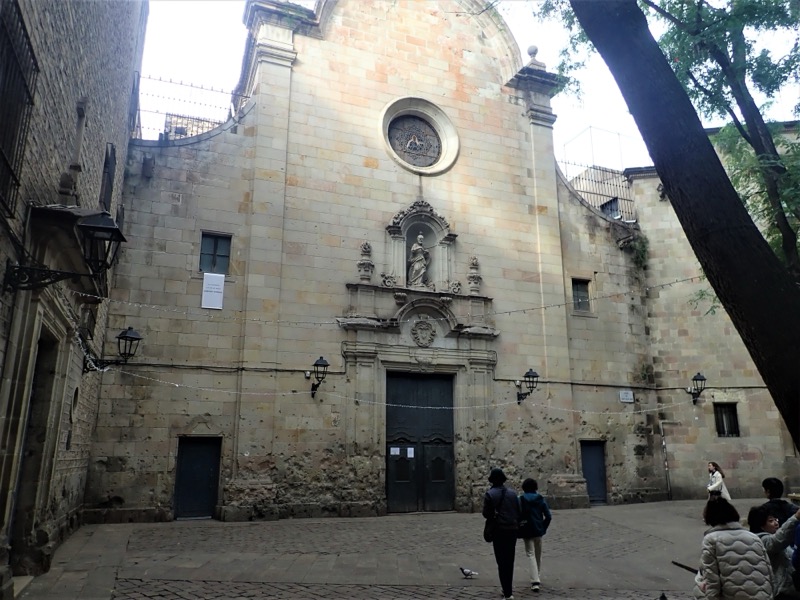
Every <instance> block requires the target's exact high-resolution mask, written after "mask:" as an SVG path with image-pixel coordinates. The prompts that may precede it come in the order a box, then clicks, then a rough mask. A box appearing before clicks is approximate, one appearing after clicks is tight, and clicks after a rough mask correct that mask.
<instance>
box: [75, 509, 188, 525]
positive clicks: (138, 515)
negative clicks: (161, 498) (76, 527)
mask: <svg viewBox="0 0 800 600" xmlns="http://www.w3.org/2000/svg"><path fill="white" fill-rule="evenodd" d="M174 519H175V517H174V515H173V513H172V511H171V510H169V509H166V508H85V509H84V510H83V522H84V523H86V524H90V525H101V524H105V523H163V522H165V521H173V520H174Z"/></svg>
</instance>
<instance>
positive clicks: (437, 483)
mask: <svg viewBox="0 0 800 600" xmlns="http://www.w3.org/2000/svg"><path fill="white" fill-rule="evenodd" d="M386 403H387V407H386V443H387V447H386V498H387V510H388V511H389V512H391V513H405V512H417V511H443V510H453V508H454V501H455V467H454V453H453V377H452V376H451V375H416V374H408V373H390V374H388V375H387V379H386Z"/></svg>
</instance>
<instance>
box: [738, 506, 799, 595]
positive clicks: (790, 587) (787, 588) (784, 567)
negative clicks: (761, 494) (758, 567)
mask: <svg viewBox="0 0 800 600" xmlns="http://www.w3.org/2000/svg"><path fill="white" fill-rule="evenodd" d="M798 519H800V509H798V510H797V511H796V512H795V513H794V514H792V516H790V517H789V518H788V519H786V522H785V523H784V524H783V525H781V524H780V523H779V520H778V517H776V516H775V514H774V513H772V512H770V510H769V509H768V508H767V507H765V506H754V507H753V508H751V509H750V512H749V513H747V525H748V526H749V527H750V531H752V532H753V533H755V534H756V535H757V536H758V537H759V539H760V540H761V543H762V544H764V548H766V549H767V555H768V556H769V561H770V565H771V566H772V585H773V586H774V588H775V598H776V600H784V599H788V598H800V595H798V594H797V592H796V591H795V588H794V580H793V579H794V578H793V575H794V567H793V566H792V558H791V554H789V553H787V549H788V550H789V552H791V549H790V547H791V546H792V544H794V537H795V530H796V529H797V523H798Z"/></svg>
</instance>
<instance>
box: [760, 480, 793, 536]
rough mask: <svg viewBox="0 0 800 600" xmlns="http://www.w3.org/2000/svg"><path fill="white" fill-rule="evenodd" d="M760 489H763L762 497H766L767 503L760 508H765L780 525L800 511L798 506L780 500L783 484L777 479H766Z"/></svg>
mask: <svg viewBox="0 0 800 600" xmlns="http://www.w3.org/2000/svg"><path fill="white" fill-rule="evenodd" d="M761 487H762V488H764V495H765V496H766V497H767V501H766V502H764V504H762V505H761V506H763V507H764V508H766V509H767V510H768V511H769V514H771V515H772V516H773V517H777V518H778V522H779V523H780V524H781V525H783V524H784V523H785V522H786V520H787V519H788V518H789V517H791V516H792V515H793V514H794V513H796V512H797V511H798V510H800V506H797V505H796V504H793V503H791V502H789V501H788V500H784V499H783V498H781V496H783V482H782V481H781V480H780V479H778V478H777V477H767V478H766V479H765V480H764V481H762V482H761Z"/></svg>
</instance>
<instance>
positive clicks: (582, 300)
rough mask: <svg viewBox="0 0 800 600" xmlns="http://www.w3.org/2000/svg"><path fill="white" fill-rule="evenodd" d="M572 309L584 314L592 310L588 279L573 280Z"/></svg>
mask: <svg viewBox="0 0 800 600" xmlns="http://www.w3.org/2000/svg"><path fill="white" fill-rule="evenodd" d="M572 308H573V310H580V311H582V312H589V311H590V310H592V305H591V303H590V302H589V281H588V280H586V279H573V280H572Z"/></svg>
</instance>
